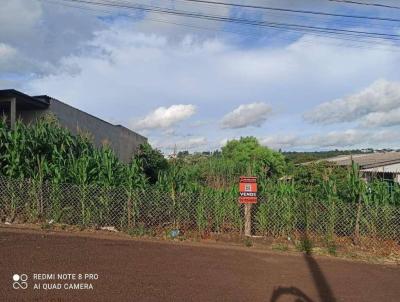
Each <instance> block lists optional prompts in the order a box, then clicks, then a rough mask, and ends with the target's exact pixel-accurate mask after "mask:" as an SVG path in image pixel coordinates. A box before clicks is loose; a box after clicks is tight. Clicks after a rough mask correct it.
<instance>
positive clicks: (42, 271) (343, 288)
mask: <svg viewBox="0 0 400 302" xmlns="http://www.w3.org/2000/svg"><path fill="white" fill-rule="evenodd" d="M16 274H17V275H18V277H19V278H18V277H15V276H14V275H16ZM79 274H80V275H79ZM85 274H86V275H85ZM25 275H26V276H25ZM13 276H14V278H16V279H18V281H15V280H16V279H15V280H13ZM53 277H54V278H53ZM73 277H75V279H73ZM26 278H27V280H26ZM24 280H26V281H24ZM24 282H26V285H27V286H28V288H27V289H23V287H24V286H25V284H24ZM13 286H14V287H16V289H14V288H13ZM35 287H36V289H35ZM39 287H40V288H39ZM58 287H60V289H59V288H58ZM90 287H92V288H90ZM0 301H265V302H266V301H352V302H355V301H400V268H399V267H395V266H383V265H374V264H364V263H353V262H349V261H343V260H336V259H328V258H318V257H317V258H314V257H310V256H301V255H284V254H273V253H268V252H257V251H252V250H251V249H247V250H245V249H237V248H236V249H235V248H221V247H208V246H190V245H181V244H169V243H159V242H146V241H136V240H110V239H98V238H92V237H82V236H73V235H68V234H45V233H42V232H36V231H21V230H13V229H9V228H7V229H5V228H0Z"/></svg>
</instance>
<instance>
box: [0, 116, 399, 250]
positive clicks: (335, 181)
mask: <svg viewBox="0 0 400 302" xmlns="http://www.w3.org/2000/svg"><path fill="white" fill-rule="evenodd" d="M0 174H1V175H3V177H5V178H7V181H0V185H1V186H2V187H1V192H2V194H1V195H0V215H1V216H0V219H4V217H5V216H6V217H7V219H9V220H11V221H13V220H14V219H16V217H17V216H18V215H20V216H21V215H22V213H23V216H24V220H28V221H44V220H45V219H52V220H54V222H56V223H64V224H75V225H80V226H81V227H82V228H85V227H86V226H89V225H94V226H103V225H114V226H116V227H118V228H120V229H126V230H128V232H129V233H130V234H140V235H143V234H153V233H154V232H156V231H157V230H160V229H162V230H166V229H169V230H172V229H179V230H189V229H190V230H197V231H198V232H199V233H200V234H207V233H210V232H237V233H240V232H242V230H243V213H242V207H241V206H240V205H239V204H238V202H237V198H238V179H239V177H240V176H241V175H255V176H257V177H258V186H259V203H258V204H257V205H255V206H254V207H253V214H254V223H255V226H254V228H255V231H256V232H257V233H258V234H262V235H265V236H272V237H283V238H288V237H291V238H295V237H296V236H297V238H300V237H299V236H300V235H301V234H304V233H307V232H311V233H312V234H318V235H321V236H322V237H323V238H324V242H325V243H326V245H327V246H328V248H329V249H330V250H332V253H334V250H335V249H336V246H335V245H334V240H335V237H336V236H349V237H352V238H354V241H355V242H356V243H358V242H359V240H360V237H362V236H364V235H368V236H376V237H380V238H398V236H400V226H399V224H398V221H396V219H398V217H399V216H398V215H399V212H400V211H399V208H400V187H399V186H398V185H394V186H391V187H390V188H389V186H388V184H387V183H385V182H382V181H379V180H376V181H373V182H371V183H369V184H367V183H365V182H364V181H362V180H361V179H360V177H359V172H358V168H357V166H355V165H353V166H352V167H351V169H345V168H338V167H332V166H330V165H328V164H326V163H318V164H309V165H296V166H295V165H293V164H292V163H290V162H289V161H288V160H287V158H285V156H284V155H283V154H282V153H280V152H276V151H273V150H271V149H268V148H266V147H263V146H261V145H260V144H259V142H258V141H257V140H256V139H255V138H254V137H244V138H240V139H239V140H232V141H230V142H228V143H227V144H226V146H225V147H223V148H222V150H221V151H216V152H213V153H210V152H204V153H202V154H194V155H191V154H188V152H180V153H179V154H178V156H177V157H176V158H173V159H170V160H166V159H165V158H164V156H163V155H162V154H161V152H160V151H159V150H156V149H153V148H152V147H151V146H150V145H148V144H145V145H142V146H141V147H140V150H139V152H138V154H137V156H135V157H133V158H132V160H131V162H130V163H127V164H125V163H122V162H120V161H119V160H118V158H117V157H116V156H115V154H114V153H113V152H112V150H111V149H110V148H109V147H108V146H107V145H104V146H102V147H101V148H95V147H94V146H93V144H92V143H91V140H90V136H89V135H87V134H85V133H81V134H80V135H77V136H73V135H72V134H71V133H69V132H68V131H67V130H66V129H64V128H62V127H60V126H59V125H58V123H57V121H56V120H55V119H54V118H52V117H47V118H45V119H43V120H40V121H38V122H37V123H36V124H35V125H33V126H25V125H23V124H22V123H20V122H19V123H17V125H16V128H15V131H11V130H10V129H9V128H8V127H7V125H6V123H5V122H4V121H0ZM4 213H5V214H4ZM299 234H300V235H299ZM302 244H303V246H302V250H305V251H307V250H310V249H311V248H312V242H311V241H310V242H303V243H302Z"/></svg>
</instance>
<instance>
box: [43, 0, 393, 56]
mask: <svg viewBox="0 0 400 302" xmlns="http://www.w3.org/2000/svg"><path fill="white" fill-rule="evenodd" d="M41 1H46V2H48V3H50V4H55V5H62V6H65V7H69V8H75V9H81V10H86V11H92V12H102V13H112V12H113V11H112V10H104V9H96V8H91V7H88V6H86V5H85V4H82V5H81V4H77V5H74V4H66V3H60V2H57V0H41ZM59 1H63V0H59ZM111 9H112V8H111ZM124 16H125V17H131V18H134V16H133V15H130V14H127V15H124ZM146 21H151V22H158V23H165V24H172V25H176V26H182V27H188V28H193V29H198V30H206V31H212V32H225V33H231V34H237V35H247V36H257V37H259V36H260V35H259V34H257V33H253V32H243V31H232V30H222V29H215V28H210V27H204V26H198V25H192V24H183V23H177V22H172V21H169V20H162V19H154V18H149V17H147V18H146ZM273 30H283V31H290V30H285V29H275V28H273ZM308 34H309V35H312V36H317V37H325V38H328V39H334V40H344V41H346V44H338V43H333V45H335V46H339V47H343V46H344V47H346V48H358V49H376V50H383V51H395V52H398V51H400V50H399V49H398V48H397V47H396V46H395V45H393V44H391V43H390V44H379V45H377V43H376V42H374V41H368V40H360V39H357V40H355V39H354V38H347V37H337V36H334V35H328V34H324V35H323V34H318V33H308ZM281 39H282V38H281ZM286 40H288V39H286ZM301 42H302V43H306V44H314V43H312V42H311V41H309V40H305V39H302V41H301ZM348 42H351V44H349V43H348ZM324 43H326V44H332V43H327V41H324ZM357 43H358V44H359V45H357ZM362 44H364V45H362ZM368 45H372V47H368ZM379 46H382V47H379Z"/></svg>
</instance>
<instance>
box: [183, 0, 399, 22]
mask: <svg viewBox="0 0 400 302" xmlns="http://www.w3.org/2000/svg"><path fill="white" fill-rule="evenodd" d="M180 1H184V2H194V3H203V4H211V5H222V6H230V7H240V8H253V9H262V10H271V11H281V12H290V13H299V14H310V15H322V16H329V17H340V18H355V19H367V20H378V21H389V22H400V19H394V18H381V17H371V16H362V15H347V14H335V13H327V12H321V11H309V10H297V9H289V8H280V7H269V6H259V5H247V4H238V3H227V2H219V1H207V0H180ZM332 1H333V0H332ZM338 2H342V1H338Z"/></svg>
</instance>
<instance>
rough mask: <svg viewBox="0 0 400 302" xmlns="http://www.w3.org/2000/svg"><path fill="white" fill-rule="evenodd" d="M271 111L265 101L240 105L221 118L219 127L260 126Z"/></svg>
mask: <svg viewBox="0 0 400 302" xmlns="http://www.w3.org/2000/svg"><path fill="white" fill-rule="evenodd" d="M271 112H272V108H271V106H269V105H267V104H265V103H251V104H245V105H240V106H239V107H237V108H236V109H234V110H233V111H232V112H229V113H228V114H226V115H225V116H224V117H223V118H222V122H221V128H223V129H225V128H230V129H236V128H245V127H248V126H255V127H260V126H261V125H262V124H263V123H264V122H265V121H266V120H267V118H268V117H269V116H270V114H271Z"/></svg>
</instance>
